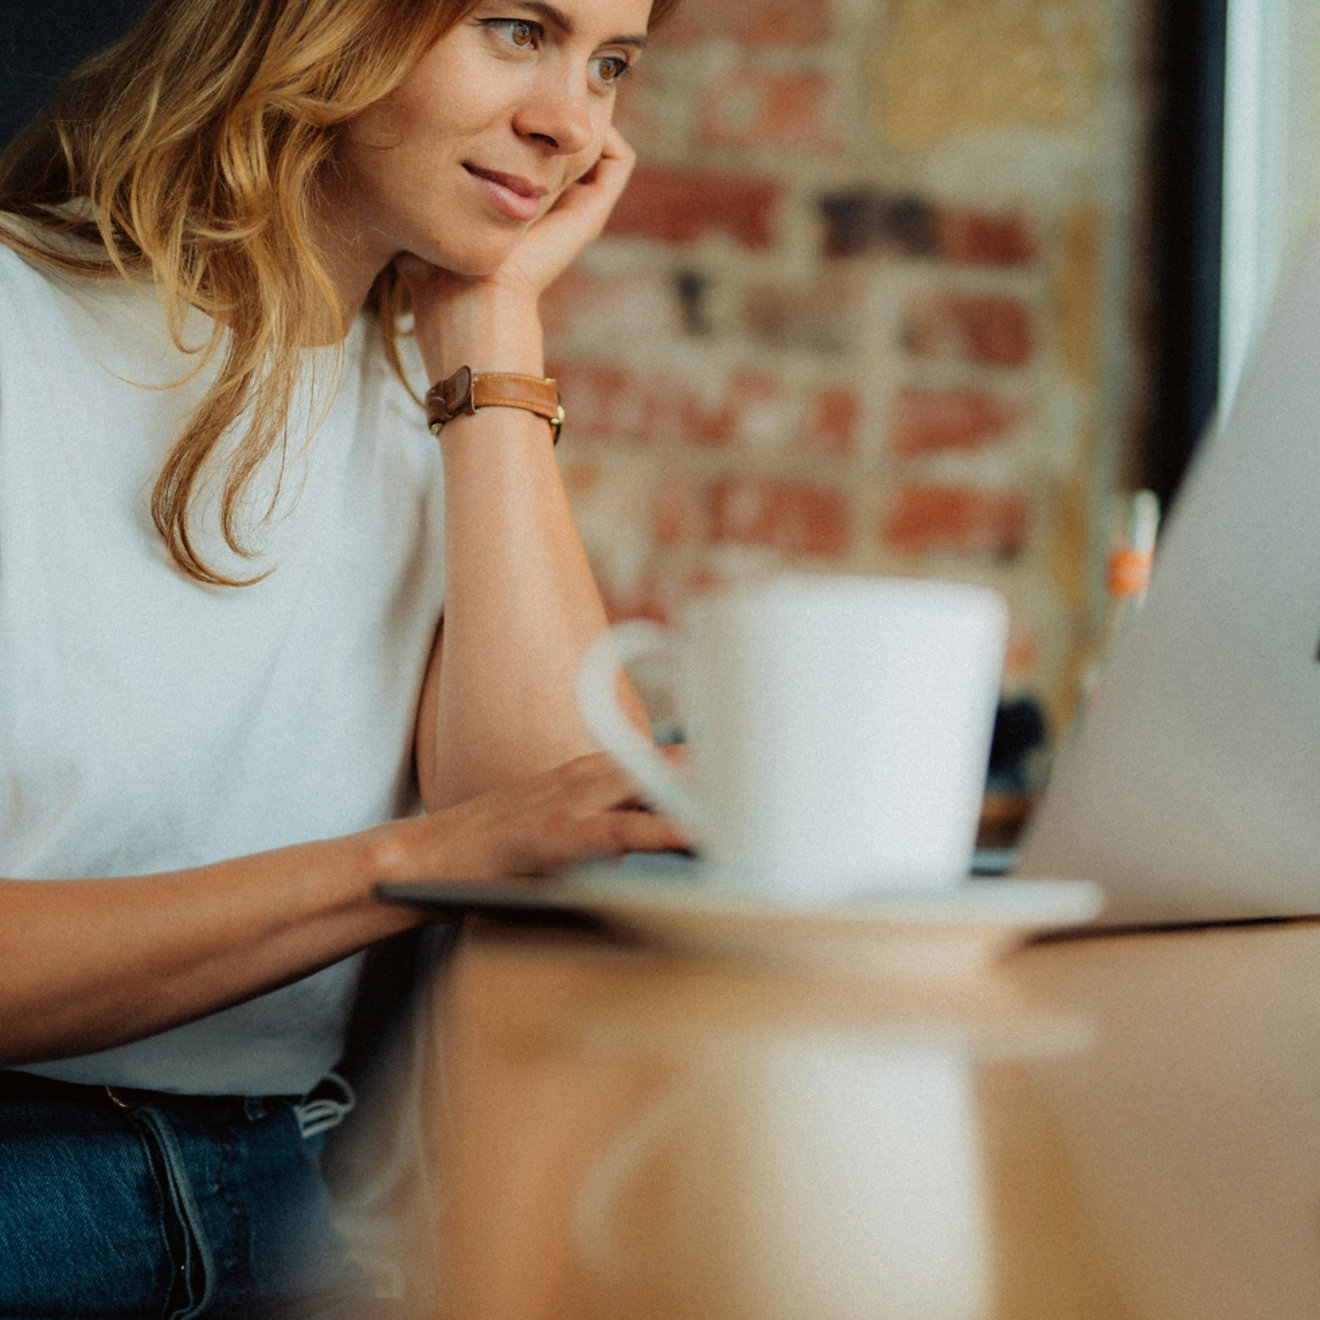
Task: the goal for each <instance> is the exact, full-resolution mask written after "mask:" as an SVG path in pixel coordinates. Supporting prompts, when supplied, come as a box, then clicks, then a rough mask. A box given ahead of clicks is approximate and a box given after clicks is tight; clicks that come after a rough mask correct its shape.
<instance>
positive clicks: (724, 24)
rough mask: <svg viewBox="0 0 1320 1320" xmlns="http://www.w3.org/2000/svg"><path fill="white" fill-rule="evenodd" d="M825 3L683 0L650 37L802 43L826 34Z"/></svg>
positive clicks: (671, 41) (683, 41) (669, 41)
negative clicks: (678, 7) (684, 0)
mask: <svg viewBox="0 0 1320 1320" xmlns="http://www.w3.org/2000/svg"><path fill="white" fill-rule="evenodd" d="M830 8H831V5H830V0H686V3H685V4H684V5H683V6H682V7H681V8H680V9H679V11H678V13H677V14H675V15H674V17H673V18H672V19H669V20H667V21H666V22H664V23H663V24H662V25H661V26H660V28H659V29H658V30H657V33H656V43H657V45H659V44H660V43H662V42H663V44H664V45H666V46H670V45H693V44H696V43H699V42H706V41H729V42H734V43H736V44H737V45H740V46H806V45H810V44H812V43H813V42H818V41H823V40H825V39H826V38H827V37H829V36H830V33H831V27H832V25H831V22H830Z"/></svg>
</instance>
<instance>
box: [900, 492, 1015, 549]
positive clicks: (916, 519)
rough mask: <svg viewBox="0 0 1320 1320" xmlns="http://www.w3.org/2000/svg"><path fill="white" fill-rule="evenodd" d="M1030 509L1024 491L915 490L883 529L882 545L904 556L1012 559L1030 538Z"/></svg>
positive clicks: (902, 495)
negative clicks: (944, 552)
mask: <svg viewBox="0 0 1320 1320" xmlns="http://www.w3.org/2000/svg"><path fill="white" fill-rule="evenodd" d="M1028 515H1029V506H1028V503H1027V499H1026V497H1025V496H1024V495H1023V494H1021V492H1019V491H1012V490H984V489H978V488H976V487H971V486H909V487H907V488H906V489H904V490H902V491H900V492H899V493H898V495H897V497H896V498H895V500H894V502H893V504H892V506H891V507H890V509H889V512H888V513H887V514H886V515H885V517H884V519H883V520H882V522H881V525H880V539H881V541H882V542H883V543H884V545H885V546H887V547H888V548H889V549H891V550H897V551H901V552H904V553H927V554H929V553H938V552H941V551H946V552H947V551H952V552H955V553H959V554H993V555H996V556H998V557H999V558H1001V559H1012V558H1013V557H1014V556H1016V555H1017V554H1018V552H1019V551H1020V550H1021V549H1022V546H1023V543H1024V542H1025V540H1026V535H1027V523H1028Z"/></svg>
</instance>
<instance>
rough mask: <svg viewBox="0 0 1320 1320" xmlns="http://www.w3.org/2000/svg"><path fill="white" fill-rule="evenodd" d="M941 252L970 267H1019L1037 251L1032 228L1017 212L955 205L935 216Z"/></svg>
mask: <svg viewBox="0 0 1320 1320" xmlns="http://www.w3.org/2000/svg"><path fill="white" fill-rule="evenodd" d="M935 224H936V232H937V234H938V244H939V252H940V255H941V256H943V257H945V258H947V259H948V260H949V261H955V262H958V263H959V264H960V265H970V266H1022V265H1026V264H1027V263H1028V262H1031V261H1034V260H1035V259H1036V257H1037V256H1038V255H1039V253H1040V240H1039V239H1038V238H1037V236H1036V232H1035V230H1034V228H1033V227H1032V226H1031V225H1030V224H1029V223H1028V221H1027V220H1026V219H1025V218H1024V217H1022V216H1020V215H988V214H986V213H985V212H982V211H967V210H958V209H954V208H950V209H946V210H941V211H940V212H939V213H938V215H937V216H936V221H935Z"/></svg>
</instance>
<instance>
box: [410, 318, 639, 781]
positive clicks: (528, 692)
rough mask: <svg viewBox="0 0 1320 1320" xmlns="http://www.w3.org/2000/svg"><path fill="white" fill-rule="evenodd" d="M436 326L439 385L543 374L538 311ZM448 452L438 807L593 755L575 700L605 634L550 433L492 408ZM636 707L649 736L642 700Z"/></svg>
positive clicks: (530, 418) (452, 433)
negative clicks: (460, 374)
mask: <svg viewBox="0 0 1320 1320" xmlns="http://www.w3.org/2000/svg"><path fill="white" fill-rule="evenodd" d="M431 328H432V331H433V333H432V336H431V338H430V340H429V341H424V344H423V346H424V349H426V350H427V353H426V355H427V364H428V368H430V369H431V370H432V371H433V372H434V373H435V375H436V376H437V378H439V377H440V376H442V375H448V374H451V373H452V372H453V371H454V370H456V369H457V368H458V367H460V366H469V367H471V368H472V369H473V370H475V371H483V370H484V371H515V372H523V373H526V374H530V375H541V374H543V372H544V363H543V359H542V348H541V329H540V323H539V320H538V318H537V316H536V313H535V307H534V305H530V306H529V305H527V304H526V303H522V304H519V303H518V301H517V300H516V299H508V300H506V301H505V302H504V303H500V302H499V301H498V300H496V299H494V298H489V297H488V298H484V299H482V300H480V301H478V300H477V299H475V298H474V299H471V300H468V301H466V302H461V303H459V304H458V305H457V306H455V305H454V304H450V305H449V306H448V307H447V308H446V316H445V318H444V319H443V322H440V320H439V318H437V320H436V321H434V322H432V327H431ZM570 424H571V423H570ZM440 445H441V451H442V453H443V456H444V474H445V578H446V587H445V626H444V643H443V661H442V663H441V665H440V672H439V676H438V689H437V694H436V700H435V718H436V721H437V724H436V740H435V747H436V752H435V755H436V765H435V779H434V792H433V794H432V795H431V796H432V799H433V800H432V802H431V805H433V806H434V805H445V804H448V803H452V802H457V801H462V800H463V799H464V798H466V797H469V796H471V795H472V794H473V793H477V792H482V791H485V790H487V789H489V788H492V787H496V786H498V785H501V784H505V783H510V782H513V781H514V780H516V779H518V778H521V777H523V776H525V775H527V774H531V773H535V772H536V771H539V770H542V769H545V768H547V767H549V766H552V765H556V764H559V763H560V762H562V761H564V760H565V759H567V758H569V757H572V756H576V755H579V754H581V753H583V752H586V751H589V750H591V748H592V746H593V744H592V742H591V739H590V737H589V735H588V734H587V731H586V728H585V726H584V725H583V723H582V721H581V718H580V716H579V715H578V712H577V707H576V702H575V698H574V693H575V688H576V679H577V672H578V668H579V666H580V665H581V662H582V657H583V655H584V653H585V651H586V649H587V648H588V647H589V646H590V645H591V643H592V642H593V641H594V640H595V639H596V638H597V637H598V636H599V635H600V633H601V632H602V631H603V629H604V628H605V626H606V619H605V611H604V608H603V606H602V604H601V600H600V595H599V592H598V590H597V587H596V584H595V580H594V578H593V577H592V573H591V569H590V567H589V565H588V562H587V557H586V554H585V552H584V550H583V547H582V542H581V539H580V537H579V535H578V532H577V528H576V526H575V524H574V521H573V517H572V513H571V511H570V509H569V504H568V499H567V496H566V494H565V491H564V485H563V482H562V480H561V478H560V474H559V467H558V463H557V462H556V459H555V455H554V449H553V446H552V435H551V430H550V427H549V425H548V424H547V423H546V422H545V421H544V420H543V419H541V418H539V417H537V416H535V415H534V414H532V413H529V412H526V411H523V410H521V409H516V408H485V409H481V410H480V411H478V412H477V413H476V414H474V415H472V416H462V417H459V418H456V419H455V420H454V421H452V422H449V423H448V424H447V425H446V426H445V427H444V428H443V430H442V432H441V435H440ZM627 700H628V701H629V702H630V704H631V709H632V711H633V714H634V717H635V718H636V720H637V721H638V723H639V725H641V726H643V727H644V726H645V714H644V712H643V711H642V708H641V705H640V703H639V702H637V700H636V698H635V696H633V695H632V694H631V693H629V694H628V697H627Z"/></svg>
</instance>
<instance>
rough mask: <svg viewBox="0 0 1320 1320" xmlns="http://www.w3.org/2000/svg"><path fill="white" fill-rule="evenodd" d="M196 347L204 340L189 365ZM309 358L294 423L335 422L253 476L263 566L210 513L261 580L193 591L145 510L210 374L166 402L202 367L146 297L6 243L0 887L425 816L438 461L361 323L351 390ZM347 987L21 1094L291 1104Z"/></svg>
mask: <svg viewBox="0 0 1320 1320" xmlns="http://www.w3.org/2000/svg"><path fill="white" fill-rule="evenodd" d="M208 329H209V322H207V321H206V320H205V318H203V317H201V316H196V317H195V318H194V320H193V322H191V323H190V325H189V327H188V332H189V338H188V342H189V343H190V344H191V343H194V342H196V343H201V342H203V341H204V339H205V336H206V333H207V331H208ZM307 361H308V365H309V368H313V369H314V371H315V379H316V387H315V390H313V389H311V388H309V389H308V390H307V391H305V394H304V397H303V399H302V400H301V403H300V407H299V409H296V410H295V416H297V417H302V416H304V415H306V416H308V417H310V416H314V415H319V414H320V411H321V410H323V408H324V404H325V402H326V400H327V399H330V398H332V402H331V403H330V407H329V411H328V413H325V414H324V420H323V421H322V422H321V424H320V425H319V427H317V429H316V430H315V434H314V436H313V438H312V439H311V440H310V442H309V443H308V444H307V445H306V446H305V447H302V446H301V445H300V441H301V440H302V438H303V437H304V436H305V435H306V434H307V431H308V426H307V425H303V426H302V427H301V429H300V427H299V426H298V425H294V426H292V427H291V428H290V432H291V444H290V447H289V456H288V458H287V460H286V463H285V465H284V470H283V473H282V475H279V465H278V461H277V459H273V460H272V461H271V463H269V464H268V465H267V467H266V469H264V470H263V472H262V473H261V474H260V477H261V481H260V482H259V486H258V490H259V494H260V495H261V496H262V498H264V499H265V500H266V501H267V502H269V500H270V499H271V498H272V497H273V498H274V502H275V507H274V512H273V515H272V517H271V518H270V519H268V520H267V521H266V522H265V523H264V524H263V525H262V526H261V528H260V532H259V535H258V537H257V540H258V541H259V543H260V546H261V549H262V552H263V553H262V554H261V556H260V558H258V559H256V560H254V561H251V562H247V563H245V562H244V561H242V560H239V559H236V558H235V557H234V556H232V555H231V554H229V553H228V552H227V551H226V550H225V549H224V547H223V542H222V541H221V539H220V537H219V534H218V531H217V522H216V517H215V507H216V504H215V501H214V499H209V500H208V502H204V504H203V517H202V519H201V522H200V534H199V537H198V542H199V549H200V551H201V553H202V555H203V558H205V559H207V561H208V562H209V563H211V564H212V565H213V566H215V567H218V568H220V569H222V570H223V571H226V572H235V573H237V574H238V575H241V576H244V577H247V576H251V575H252V573H253V570H254V569H255V570H257V571H261V570H264V569H267V568H271V567H273V568H274V572H273V573H272V574H271V575H270V576H269V577H268V578H267V579H266V580H264V581H262V582H259V583H258V584H256V585H254V586H247V587H238V588H234V587H214V586H208V585H205V584H202V583H198V582H196V581H194V580H192V579H190V578H189V577H187V576H186V575H185V574H183V573H182V572H180V571H179V569H178V568H177V567H176V566H175V565H174V564H173V562H172V561H171V560H170V558H169V555H168V553H167V552H166V550H165V548H164V545H163V544H162V542H161V540H160V538H159V536H158V535H157V533H156V531H155V528H154V527H153V525H152V522H151V517H150V512H149V500H150V494H151V489H152V485H153V483H154V480H155V477H156V474H157V472H158V470H159V468H160V465H161V462H162V460H163V459H164V457H165V455H166V453H167V452H168V450H169V448H170V447H171V445H172V444H173V442H174V440H175V439H177V437H178V435H179V433H180V430H181V425H182V422H183V419H184V418H185V417H186V415H187V414H188V412H189V411H190V410H191V409H192V407H193V406H194V405H195V404H196V402H197V400H198V399H199V398H200V397H201V395H202V393H203V392H204V391H205V388H206V383H207V381H208V380H209V379H211V378H212V376H213V368H212V369H209V370H208V371H207V372H206V373H203V374H202V375H200V376H197V377H195V378H194V379H192V380H190V381H187V382H185V383H182V384H178V383H174V382H178V381H179V380H180V378H182V377H184V376H186V375H187V374H188V373H189V372H190V371H192V370H194V369H195V367H196V365H197V359H196V358H195V357H190V356H187V355H184V354H180V353H179V352H178V351H177V350H176V349H175V348H174V347H173V345H172V344H171V342H170V339H169V335H168V332H167V329H166V327H165V323H164V318H163V316H162V315H161V313H160V309H159V307H158V306H157V305H156V303H155V301H154V300H153V299H152V297H151V296H150V295H149V294H148V293H147V292H144V291H142V290H138V289H134V288H133V287H131V286H129V285H128V284H126V283H125V282H123V281H119V280H113V281H110V280H106V281H102V280H84V279H78V278H73V277H64V276H57V275H53V274H51V273H50V272H49V271H46V270H44V269H41V268H38V267H35V266H33V265H31V264H29V263H27V262H26V261H24V260H23V259H21V258H20V257H18V256H17V255H16V254H15V253H14V252H12V251H11V250H10V249H8V248H5V247H3V246H0V875H3V876H8V877H13V878H18V879H60V878H72V877H79V876H116V875H130V874H136V873H143V872H150V871H165V870H172V869H175V868H179V867H188V866H196V865H199V864H202V863H206V862H212V861H217V860H220V859H223V858H229V857H235V856H240V855H243V854H247V853H253V852H258V851H261V850H263V849H267V848H274V847H277V846H280V845H284V844H290V843H298V842H304V841H307V840H312V839H318V838H326V837H331V836H335V835H341V834H346V833H349V832H352V831H355V830H359V829H363V828H367V827H369V826H373V825H376V824H379V823H380V822H382V821H384V820H388V819H391V818H393V817H396V816H398V815H401V814H406V813H407V812H409V811H411V810H413V809H415V806H416V803H415V787H414V781H413V775H412V766H411V756H412V734H413V723H414V717H415V712H416V707H417V700H418V694H419V692H420V689H421V682H422V676H423V672H424V668H425V662H426V657H427V653H428V650H429V646H430V642H431V638H432V635H433V633H434V629H435V626H436V622H437V620H438V617H439V613H440V607H441V602H442V596H443V586H444V569H443V560H442V523H441V513H442V510H441V473H440V460H439V455H438V452H437V446H436V444H435V441H434V439H433V438H432V437H431V436H430V435H429V434H428V433H427V431H426V426H425V421H424V418H423V416H422V412H421V409H420V408H418V407H417V405H416V404H415V403H414V402H413V401H412V400H411V399H410V398H409V396H408V395H407V393H406V391H405V390H404V388H403V386H402V385H401V384H400V383H399V381H398V380H397V378H396V377H394V376H393V374H392V373H391V371H390V369H389V368H388V366H387V365H386V364H385V362H384V361H383V359H382V355H381V354H380V352H379V351H378V349H377V347H376V343H375V332H374V329H373V328H371V327H368V326H366V325H365V324H364V323H363V322H362V321H359V323H358V324H356V325H355V326H354V327H353V329H352V331H351V333H350V335H349V336H348V339H347V342H346V344H345V346H344V354H343V369H342V375H341V373H340V372H339V370H338V369H337V367H338V362H339V355H338V351H337V350H332V349H320V350H308V354H307ZM309 374H311V373H309ZM171 383H174V384H173V386H172V388H155V389H152V388H143V386H144V385H155V386H169V385H171ZM336 386H337V388H336ZM277 478H278V480H277ZM210 493H211V495H213V494H214V492H210ZM262 507H263V508H264V505H263V506H262ZM357 968H358V959H356V958H350V959H347V960H345V961H344V962H341V963H339V964H337V965H336V966H333V967H330V968H327V969H326V970H324V971H322V972H320V973H318V974H317V975H315V976H311V977H308V978H307V979H305V980H303V981H300V982H297V983H296V984H293V985H290V986H288V987H286V988H284V989H281V990H277V991H275V992H274V993H271V994H268V995H264V996H262V997H260V998H258V999H254V1000H252V1001H250V1002H248V1003H245V1004H241V1005H238V1006H236V1007H234V1008H230V1009H227V1010H225V1011H223V1012H219V1013H215V1014H213V1015H211V1016H209V1017H206V1018H204V1019H202V1020H200V1021H198V1022H194V1023H191V1024H188V1025H185V1026H182V1027H179V1028H176V1029H174V1030H171V1031H167V1032H164V1033H162V1034H160V1035H158V1036H155V1037H152V1038H150V1039H147V1040H143V1041H139V1042H136V1043H133V1044H130V1045H125V1046H122V1047H119V1048H116V1049H111V1050H106V1051H103V1052H100V1053H97V1054H94V1055H87V1056H83V1057H80V1058H74V1059H67V1060H60V1061H58V1062H52V1063H43V1064H40V1065H37V1066H34V1067H33V1069H32V1070H33V1071H38V1072H41V1073H43V1074H45V1075H48V1076H52V1077H59V1078H63V1079H65V1080H68V1081H78V1082H93V1083H109V1084H119V1085H122V1086H139V1087H150V1088H155V1089H163V1090H177V1091H190V1092H196V1093H214V1094H223V1093H245V1094H298V1093H301V1092H303V1091H305V1090H306V1089H308V1088H309V1087H310V1086H312V1085H313V1084H314V1083H315V1082H316V1081H317V1079H318V1078H319V1077H321V1076H322V1075H323V1074H324V1072H325V1071H326V1069H327V1068H329V1067H330V1066H331V1065H332V1064H333V1063H334V1061H335V1059H336V1058H337V1056H338V1053H339V1049H340V1038H341V1034H342V1029H343V1025H344V1018H345V1014H346V1010H347V1006H348V1003H349V1000H350V997H351V995H352V992H353V988H354V983H355V979H356V975H357Z"/></svg>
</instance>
